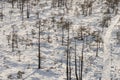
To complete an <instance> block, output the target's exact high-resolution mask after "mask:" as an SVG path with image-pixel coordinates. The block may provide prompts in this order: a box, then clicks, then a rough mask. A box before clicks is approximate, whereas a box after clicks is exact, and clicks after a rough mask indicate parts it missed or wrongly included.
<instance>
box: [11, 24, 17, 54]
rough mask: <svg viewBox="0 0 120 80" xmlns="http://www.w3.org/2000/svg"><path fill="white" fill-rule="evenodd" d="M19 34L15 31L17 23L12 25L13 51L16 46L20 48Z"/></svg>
mask: <svg viewBox="0 0 120 80" xmlns="http://www.w3.org/2000/svg"><path fill="white" fill-rule="evenodd" d="M17 39H18V35H17V32H16V31H15V25H12V52H14V51H15V48H18V40H17Z"/></svg>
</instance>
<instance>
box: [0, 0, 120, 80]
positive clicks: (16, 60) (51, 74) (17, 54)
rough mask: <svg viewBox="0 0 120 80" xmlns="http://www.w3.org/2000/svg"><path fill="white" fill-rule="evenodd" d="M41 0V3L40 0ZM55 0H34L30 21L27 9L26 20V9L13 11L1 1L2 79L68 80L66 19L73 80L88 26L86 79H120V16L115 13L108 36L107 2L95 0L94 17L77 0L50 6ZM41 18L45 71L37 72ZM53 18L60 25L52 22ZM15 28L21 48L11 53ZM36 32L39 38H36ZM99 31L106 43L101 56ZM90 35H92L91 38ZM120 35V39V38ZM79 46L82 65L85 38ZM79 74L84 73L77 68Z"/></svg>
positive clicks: (42, 65)
mask: <svg viewBox="0 0 120 80" xmlns="http://www.w3.org/2000/svg"><path fill="white" fill-rule="evenodd" d="M36 1H37V0H36ZM51 1H52V0H40V1H39V2H38V3H36V2H35V1H34V0H31V4H33V3H36V5H34V4H33V5H31V6H30V17H29V18H27V16H26V11H27V7H26V5H25V8H24V13H23V15H24V16H23V17H24V18H23V21H22V17H21V13H20V12H21V11H20V9H18V8H17V3H15V5H14V8H12V6H11V4H10V3H8V2H7V1H4V0H3V1H0V11H2V9H3V11H2V12H3V20H1V21H0V36H1V37H0V80H66V55H67V38H68V35H67V34H68V31H67V29H64V39H63V40H64V41H63V42H64V43H63V45H62V35H63V34H62V28H61V24H59V23H60V19H61V17H63V18H64V21H69V22H71V25H70V32H69V34H70V37H69V38H70V55H71V71H72V72H71V78H72V79H71V80H76V77H75V59H74V58H75V39H74V37H81V36H78V33H79V35H80V34H81V33H80V32H81V27H84V29H83V30H82V31H83V34H84V41H85V43H84V46H85V47H84V50H83V55H84V56H83V57H84V58H83V63H84V64H83V80H101V79H102V80H111V78H112V80H120V63H119V62H120V43H119V41H118V40H117V36H116V32H118V31H119V30H120V27H119V26H120V12H119V11H118V14H117V15H112V16H111V17H112V18H111V22H109V26H108V27H105V28H104V30H103V32H102V28H101V27H100V22H101V21H102V17H103V13H102V10H103V8H104V3H102V2H101V1H104V0H96V1H95V2H94V3H93V7H92V8H93V11H92V14H91V15H88V16H84V15H82V11H81V8H80V7H79V6H78V5H77V3H76V2H80V3H82V1H83V0H75V1H74V0H73V5H72V7H71V8H70V9H69V11H66V9H64V8H51ZM37 12H39V18H40V20H41V33H40V35H41V39H40V47H41V69H38V34H39V31H38V25H36V22H37V21H38V19H37V15H36V13H37ZM53 18H54V20H55V22H52V19H53ZM13 27H14V30H15V33H16V35H17V41H18V48H15V51H14V52H13V51H12V38H13V36H12V32H13ZM33 32H34V34H32V33H33ZM97 32H100V33H99V37H100V38H101V39H102V41H101V42H100V46H99V48H98V56H96V54H97V42H96V39H97V38H98V37H96V34H97ZM89 34H90V35H89ZM119 36H120V35H119ZM76 42H77V46H76V48H77V49H76V53H77V64H78V65H79V58H80V59H81V56H82V54H81V53H82V48H83V47H82V45H83V40H80V39H78V40H77V41H76ZM77 72H78V73H79V69H78V70H77Z"/></svg>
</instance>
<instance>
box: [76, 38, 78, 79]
mask: <svg viewBox="0 0 120 80" xmlns="http://www.w3.org/2000/svg"><path fill="white" fill-rule="evenodd" d="M76 56H77V55H76V39H75V75H76V80H78V74H77V59H76Z"/></svg>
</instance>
